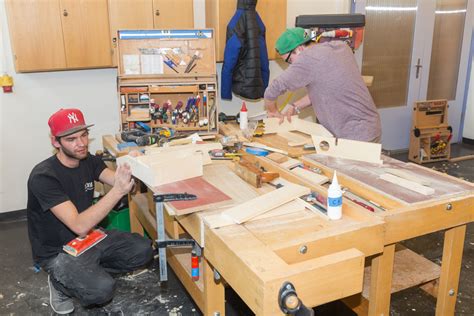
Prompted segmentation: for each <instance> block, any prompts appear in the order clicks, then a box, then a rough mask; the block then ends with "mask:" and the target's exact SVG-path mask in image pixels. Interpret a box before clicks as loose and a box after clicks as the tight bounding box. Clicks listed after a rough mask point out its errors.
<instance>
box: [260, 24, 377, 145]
mask: <svg viewBox="0 0 474 316" xmlns="http://www.w3.org/2000/svg"><path fill="white" fill-rule="evenodd" d="M275 48H276V50H277V52H278V53H279V54H280V55H281V57H282V58H283V60H285V61H286V62H287V63H289V64H290V65H289V67H288V68H287V69H286V70H285V71H284V72H283V73H282V74H281V75H280V76H278V77H277V78H276V79H274V80H273V81H272V82H271V84H270V85H269V86H268V88H267V89H266V90H265V95H264V98H265V108H266V110H267V113H268V117H277V118H280V119H281V122H283V120H284V118H285V117H287V118H288V120H290V117H291V115H295V114H299V112H300V111H301V110H302V109H304V108H306V107H308V106H310V105H312V106H313V110H314V112H315V114H316V117H317V118H318V121H319V123H320V124H322V125H323V126H324V127H325V128H326V129H328V130H329V131H330V132H331V133H332V134H333V135H334V137H337V138H345V139H352V140H359V141H366V142H376V143H379V142H380V140H381V127H380V117H379V114H378V112H377V109H376V107H375V104H374V101H373V100H372V97H371V96H370V93H369V90H368V89H367V87H366V86H365V84H364V81H363V79H362V76H361V74H360V72H359V68H358V67H357V63H356V61H355V58H354V55H353V53H352V50H351V48H350V47H349V46H348V45H347V44H346V43H344V42H342V41H331V42H324V43H314V42H313V41H312V40H311V38H310V37H309V36H308V34H307V33H306V32H305V30H304V29H303V28H300V27H296V28H292V29H288V30H286V31H285V32H284V33H283V34H282V35H281V36H280V37H279V38H278V40H277V42H276V45H275ZM303 87H306V90H307V95H305V96H304V97H302V98H301V99H299V100H297V101H295V102H294V103H292V104H290V106H289V107H287V108H288V110H287V111H286V113H280V112H279V111H278V108H277V105H276V99H277V98H278V96H280V95H282V94H284V93H285V92H286V91H294V90H297V89H299V88H303Z"/></svg>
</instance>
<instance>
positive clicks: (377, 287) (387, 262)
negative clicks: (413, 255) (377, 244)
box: [369, 244, 395, 316]
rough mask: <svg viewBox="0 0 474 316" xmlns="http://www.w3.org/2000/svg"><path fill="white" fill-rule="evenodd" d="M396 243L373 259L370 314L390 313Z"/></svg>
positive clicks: (380, 315) (385, 314) (386, 314)
mask: <svg viewBox="0 0 474 316" xmlns="http://www.w3.org/2000/svg"><path fill="white" fill-rule="evenodd" d="M394 257H395V244H393V245H388V246H385V247H384V250H383V253H382V254H380V255H378V256H376V257H375V258H374V259H372V270H371V277H370V292H369V316H388V315H390V294H391V288H392V273H393V260H394Z"/></svg>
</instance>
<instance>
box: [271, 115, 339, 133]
mask: <svg viewBox="0 0 474 316" xmlns="http://www.w3.org/2000/svg"><path fill="white" fill-rule="evenodd" d="M263 122H264V124H265V132H264V133H265V134H275V133H277V134H281V135H282V134H284V133H286V132H291V131H298V132H301V133H305V134H308V135H318V136H325V137H332V136H333V135H332V134H331V132H329V131H328V130H327V129H326V128H325V127H324V126H322V125H321V124H318V123H314V122H310V121H306V120H302V119H300V118H298V115H293V116H292V117H291V122H288V120H286V119H285V120H284V121H283V122H282V123H280V119H279V118H275V117H272V118H267V119H264V120H263Z"/></svg>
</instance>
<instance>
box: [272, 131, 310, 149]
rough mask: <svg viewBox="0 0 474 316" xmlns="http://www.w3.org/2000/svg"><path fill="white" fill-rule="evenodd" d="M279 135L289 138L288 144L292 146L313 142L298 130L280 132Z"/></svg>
mask: <svg viewBox="0 0 474 316" xmlns="http://www.w3.org/2000/svg"><path fill="white" fill-rule="evenodd" d="M278 135H280V136H281V137H283V138H286V139H287V140H288V146H290V147H295V146H303V145H306V144H312V142H311V139H310V138H308V137H306V136H303V135H301V134H298V133H297V132H279V133H278Z"/></svg>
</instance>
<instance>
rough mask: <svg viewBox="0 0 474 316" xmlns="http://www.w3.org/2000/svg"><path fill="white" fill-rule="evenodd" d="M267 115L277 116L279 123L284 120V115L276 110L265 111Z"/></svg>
mask: <svg viewBox="0 0 474 316" xmlns="http://www.w3.org/2000/svg"><path fill="white" fill-rule="evenodd" d="M267 116H268V117H276V118H279V119H280V124H281V123H283V121H284V120H285V115H283V114H281V113H280V112H278V111H275V112H267Z"/></svg>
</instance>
